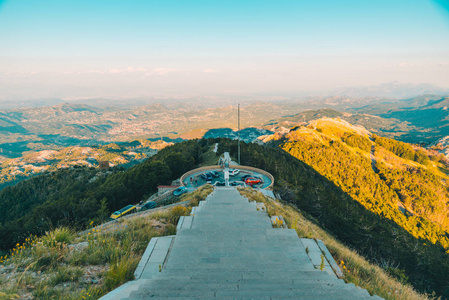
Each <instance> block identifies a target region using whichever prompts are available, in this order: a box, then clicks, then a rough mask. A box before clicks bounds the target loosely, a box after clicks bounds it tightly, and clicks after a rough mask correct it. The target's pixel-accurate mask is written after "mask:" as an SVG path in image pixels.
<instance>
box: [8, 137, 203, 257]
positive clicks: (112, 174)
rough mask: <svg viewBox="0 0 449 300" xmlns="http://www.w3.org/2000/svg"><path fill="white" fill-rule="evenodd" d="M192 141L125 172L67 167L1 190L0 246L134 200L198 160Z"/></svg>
mask: <svg viewBox="0 0 449 300" xmlns="http://www.w3.org/2000/svg"><path fill="white" fill-rule="evenodd" d="M200 153H201V146H200V145H199V143H197V142H196V141H192V142H185V143H181V144H177V145H175V146H174V147H168V148H165V149H163V150H161V151H160V152H159V153H158V154H157V155H155V156H153V157H151V158H149V159H147V160H146V161H145V162H143V163H141V164H139V165H136V166H134V167H132V168H130V169H128V170H125V169H123V168H120V167H117V168H112V169H110V170H108V171H101V170H98V169H93V168H85V167H79V168H72V169H63V170H58V171H55V172H47V173H44V174H42V175H39V176H35V177H33V178H31V179H28V180H24V181H22V182H19V183H18V184H17V185H15V186H10V187H6V188H5V189H3V190H2V191H0V206H1V207H2V218H1V220H0V240H1V241H2V242H1V243H0V250H7V249H9V248H11V247H12V246H13V245H15V244H16V243H19V242H22V241H23V240H25V238H27V237H28V236H29V235H30V234H37V235H41V234H43V233H44V232H45V231H47V230H49V229H51V228H56V227H58V226H69V227H72V228H75V229H81V228H84V227H85V226H87V224H89V223H90V222H91V221H92V220H94V221H95V222H96V223H98V222H100V221H103V220H104V219H105V218H107V217H108V216H109V214H110V212H112V211H115V210H117V209H120V208H122V207H123V206H125V205H127V204H131V203H132V204H135V203H138V202H139V201H140V200H142V199H143V197H144V196H149V195H150V194H151V193H154V192H155V191H156V187H157V186H158V185H160V184H169V183H170V182H171V181H172V180H173V179H176V178H179V176H181V175H182V174H183V173H184V172H186V171H188V170H190V169H192V168H194V167H195V165H196V164H198V163H199V162H200V158H199V154H200Z"/></svg>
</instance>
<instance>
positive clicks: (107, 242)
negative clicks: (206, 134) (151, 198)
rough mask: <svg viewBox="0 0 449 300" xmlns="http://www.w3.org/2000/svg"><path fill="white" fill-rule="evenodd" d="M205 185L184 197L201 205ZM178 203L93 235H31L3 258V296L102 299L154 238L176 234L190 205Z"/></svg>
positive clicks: (130, 274)
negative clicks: (177, 224)
mask: <svg viewBox="0 0 449 300" xmlns="http://www.w3.org/2000/svg"><path fill="white" fill-rule="evenodd" d="M212 190H213V189H212V187H211V186H205V187H204V188H201V189H199V190H197V191H195V192H192V193H188V194H185V195H183V197H180V199H179V200H180V201H188V200H190V201H191V204H189V206H191V205H197V204H198V202H199V201H200V200H203V199H205V198H206V196H207V195H208V194H209V193H211V192H212ZM189 206H188V207H185V206H174V207H169V208H166V209H163V210H158V211H155V212H154V213H151V212H150V213H148V214H145V215H137V216H135V217H129V218H123V219H119V220H118V221H116V222H112V223H109V224H108V225H106V226H102V227H101V228H100V227H93V228H92V229H91V230H90V231H89V232H88V233H87V234H78V233H74V232H72V231H70V230H69V229H67V228H58V229H55V230H53V231H51V232H48V233H47V234H46V235H45V236H43V237H40V238H37V237H35V236H33V237H31V238H29V239H27V240H26V241H25V243H24V244H22V245H17V246H16V247H15V248H14V249H12V250H11V253H10V254H9V255H8V256H7V257H1V258H0V300H6V299H98V298H99V297H101V296H102V295H104V294H106V293H107V292H109V291H111V290H112V289H114V288H116V287H117V286H119V285H121V284H123V283H125V282H126V281H129V280H132V279H134V270H135V268H136V266H137V264H138V263H139V261H140V259H141V257H142V255H143V253H144V251H145V249H146V247H147V245H148V243H149V241H150V240H151V238H153V237H157V236H164V235H173V234H176V223H177V221H178V219H179V217H180V216H182V215H188V214H189V213H190V207H189Z"/></svg>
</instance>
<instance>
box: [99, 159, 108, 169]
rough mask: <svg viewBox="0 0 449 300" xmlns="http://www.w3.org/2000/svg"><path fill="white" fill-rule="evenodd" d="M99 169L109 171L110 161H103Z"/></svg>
mask: <svg viewBox="0 0 449 300" xmlns="http://www.w3.org/2000/svg"><path fill="white" fill-rule="evenodd" d="M98 167H99V168H100V170H107V169H109V160H103V161H100V162H99V163H98Z"/></svg>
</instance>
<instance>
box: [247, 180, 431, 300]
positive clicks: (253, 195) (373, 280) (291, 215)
mask: <svg viewBox="0 0 449 300" xmlns="http://www.w3.org/2000/svg"><path fill="white" fill-rule="evenodd" d="M239 191H240V193H241V194H242V195H243V196H245V197H246V198H248V199H249V200H251V201H257V202H263V203H264V204H265V206H266V207H267V211H268V214H269V215H270V216H272V215H281V216H283V218H284V221H285V222H286V223H287V225H288V227H289V228H291V229H295V230H296V232H297V233H298V236H299V237H302V238H315V239H320V240H322V241H323V242H324V243H325V244H326V247H327V248H328V249H329V252H330V253H331V254H332V256H333V257H334V259H335V261H336V262H337V263H338V264H339V266H340V268H341V269H342V271H343V273H344V275H345V281H346V282H348V283H349V282H352V283H354V284H355V285H357V286H360V287H362V288H364V289H366V290H367V291H368V292H369V293H370V294H371V295H378V296H380V297H382V298H385V299H391V300H427V299H434V298H433V297H431V296H427V295H422V294H420V293H418V292H416V291H415V290H414V289H413V288H412V287H411V286H410V285H408V284H407V283H406V282H405V281H406V277H405V276H401V274H402V275H403V272H401V270H399V269H395V268H394V267H392V266H385V267H384V268H382V267H380V266H377V265H373V264H371V263H369V262H368V261H367V260H366V259H365V258H364V257H362V256H361V255H359V254H358V253H357V252H355V251H353V250H351V249H349V248H348V247H346V246H345V245H343V244H342V243H341V242H340V241H338V240H337V239H336V238H335V237H333V236H332V235H331V234H329V233H328V232H326V231H325V230H323V229H322V228H320V227H319V226H318V225H316V224H315V223H314V222H313V218H310V219H312V220H309V219H308V218H307V217H306V216H305V215H304V214H303V213H302V212H301V211H300V210H299V209H298V208H296V207H294V206H293V205H290V204H286V203H281V202H280V201H278V200H273V199H270V198H266V197H265V196H264V195H263V194H262V193H260V192H257V191H255V190H253V189H251V188H245V189H243V188H240V189H239Z"/></svg>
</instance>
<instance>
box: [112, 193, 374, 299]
mask: <svg viewBox="0 0 449 300" xmlns="http://www.w3.org/2000/svg"><path fill="white" fill-rule="evenodd" d="M262 207H263V206H262V205H258V204H257V203H255V202H249V201H248V200H247V199H246V198H244V197H242V196H241V195H240V194H239V193H238V191H237V190H236V189H235V188H215V189H214V192H213V193H212V194H211V195H209V196H208V197H207V199H206V200H205V201H200V203H199V206H198V207H197V208H194V209H193V210H192V213H191V215H190V216H183V217H181V218H180V220H179V222H178V226H177V229H178V231H177V235H176V238H171V240H170V242H169V241H168V240H166V241H162V242H161V243H160V244H159V241H158V240H155V241H153V242H150V244H149V247H148V248H147V251H146V253H147V252H148V253H151V255H148V253H147V254H146V256H147V261H146V263H145V264H144V265H143V267H142V265H141V264H139V266H140V269H141V275H142V276H141V277H140V279H139V280H136V281H134V282H133V283H132V284H130V286H129V287H128V288H127V290H126V293H125V294H122V295H124V297H123V299H147V298H152V299H211V298H214V299H314V300H325V299H345V300H346V299H350V300H351V299H372V297H370V296H369V294H368V293H367V292H366V291H365V290H363V289H358V288H357V287H355V286H354V285H352V284H345V283H344V281H343V280H341V279H338V278H337V277H336V276H335V275H334V274H333V271H332V269H331V265H333V264H335V262H332V261H333V260H329V262H328V261H327V260H326V261H325V271H320V270H318V269H316V268H315V266H316V265H317V264H319V263H320V262H321V253H327V252H328V251H327V248H326V249H324V248H325V246H324V244H322V243H318V242H315V241H314V240H307V239H300V238H299V237H298V235H297V234H296V231H295V230H291V229H279V228H273V227H272V225H271V221H270V218H269V217H268V215H267V214H266V212H264V211H263V210H262V211H261V209H262ZM258 208H259V210H258ZM151 247H153V249H151V251H150V248H151ZM306 248H307V252H308V253H306ZM163 249H165V253H163V251H162V250H163ZM326 251H327V252H326ZM159 252H160V253H159ZM153 253H154V257H153ZM329 255H330V254H329ZM144 256H145V255H144ZM156 263H157V265H156ZM159 265H160V266H161V268H160V269H159ZM314 265H315V266H314ZM335 265H336V264H335ZM156 267H157V268H156ZM334 267H335V266H334ZM336 267H337V268H338V265H336ZM138 269H139V268H138ZM328 272H329V273H328ZM146 278H149V279H150V280H145V279H146ZM127 294H128V295H127ZM111 299H114V300H115V299H119V298H111Z"/></svg>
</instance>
